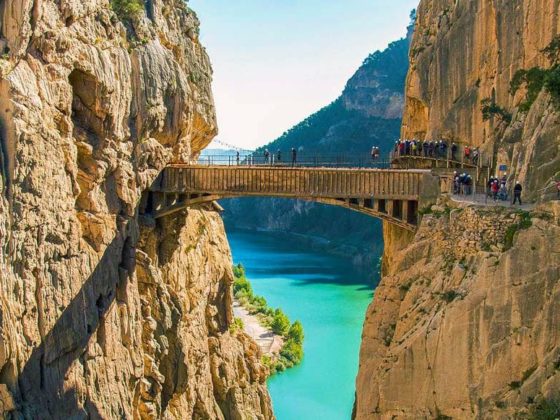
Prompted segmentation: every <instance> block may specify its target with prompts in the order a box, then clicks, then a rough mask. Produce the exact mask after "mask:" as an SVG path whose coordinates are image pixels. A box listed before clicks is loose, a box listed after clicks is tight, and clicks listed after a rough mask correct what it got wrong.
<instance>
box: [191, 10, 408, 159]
mask: <svg viewBox="0 0 560 420" xmlns="http://www.w3.org/2000/svg"><path fill="white" fill-rule="evenodd" d="M417 4H418V0H345V1H344V0H238V1H234V0H189V6H190V7H191V8H192V9H193V10H195V11H196V12H197V14H198V16H199V18H200V20H201V40H202V43H203V44H204V45H205V47H206V48H207V50H208V53H209V54H210V59H211V61H212V65H213V68H214V84H213V91H214V97H215V100H216V107H217V113H218V124H219V128H220V134H219V135H218V138H219V139H221V140H223V141H226V142H228V143H231V144H235V145H239V146H242V147H245V148H250V149H251V148H254V147H257V146H260V145H262V144H265V143H268V142H269V141H271V140H274V139H275V138H276V137H278V136H279V135H281V134H282V133H283V132H284V131H285V130H286V129H288V128H290V127H291V126H293V125H294V124H296V123H298V122H299V121H301V120H302V119H304V118H305V117H307V116H308V115H309V114H311V113H313V112H315V111H317V110H319V109H320V108H321V107H323V106H325V105H327V104H328V103H330V102H331V101H332V100H334V99H336V97H337V96H338V95H339V94H340V92H341V91H342V89H343V88H344V85H345V83H346V81H347V80H348V79H349V78H350V76H351V75H352V74H353V73H354V72H355V71H356V69H357V68H358V67H359V65H360V64H361V62H362V61H363V59H364V58H365V57H367V55H368V54H370V53H371V52H373V51H375V50H377V49H383V48H385V47H386V46H387V44H388V43H390V42H392V41H394V40H396V39H399V38H401V37H403V36H404V34H405V32H406V26H407V24H408V20H409V13H410V11H411V10H412V9H413V8H414V7H416V6H417Z"/></svg>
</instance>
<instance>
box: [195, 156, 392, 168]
mask: <svg viewBox="0 0 560 420" xmlns="http://www.w3.org/2000/svg"><path fill="white" fill-rule="evenodd" d="M197 164H199V165H207V166H278V167H291V166H297V167H323V168H378V169H389V168H390V167H391V162H390V161H389V160H386V159H382V158H381V157H376V158H375V159H374V158H372V157H371V156H369V155H367V154H336V155H335V154H311V153H298V154H297V155H296V157H295V160H294V159H293V158H292V155H291V153H289V152H288V153H281V154H280V156H278V154H277V153H274V154H272V153H271V154H270V155H269V156H268V157H266V156H264V155H262V154H258V155H257V154H241V153H240V154H239V156H237V155H206V156H201V157H200V158H199V159H198V161H197Z"/></svg>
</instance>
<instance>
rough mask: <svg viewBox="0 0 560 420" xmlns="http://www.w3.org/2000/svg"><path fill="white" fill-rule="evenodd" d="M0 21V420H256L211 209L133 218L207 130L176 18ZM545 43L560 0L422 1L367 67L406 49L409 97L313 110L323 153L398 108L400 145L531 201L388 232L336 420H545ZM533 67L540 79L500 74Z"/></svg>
mask: <svg viewBox="0 0 560 420" xmlns="http://www.w3.org/2000/svg"><path fill="white" fill-rule="evenodd" d="M0 18H1V19H0V22H1V25H2V26H1V31H0V32H1V33H0V35H1V36H0V52H1V53H2V55H1V56H0V92H1V95H0V105H1V106H0V128H1V130H0V137H1V145H2V147H1V153H0V156H1V160H0V163H1V169H2V171H1V176H0V193H1V194H0V287H1V293H2V295H1V299H0V409H1V411H2V414H3V415H4V416H5V417H6V418H90V417H91V418H135V419H136V418H139V419H153V418H193V419H273V418H274V417H275V415H274V413H273V409H272V404H271V399H270V396H269V392H268V390H267V387H266V382H265V381H266V378H267V368H266V366H264V364H263V363H262V361H261V357H260V356H261V355H260V350H259V348H258V346H257V345H256V343H254V342H253V341H252V340H251V339H250V338H249V337H248V336H246V335H244V334H233V333H232V332H231V331H230V326H231V323H232V322H233V312H232V299H233V296H232V282H233V273H232V268H231V266H232V256H231V251H230V248H229V244H228V241H227V237H226V233H225V229H224V224H223V222H222V219H221V216H220V207H219V206H218V205H216V204H214V203H201V204H198V205H196V206H190V207H187V208H183V209H181V210H180V211H178V212H176V213H174V214H173V215H172V216H169V217H162V218H160V219H157V220H156V219H155V218H154V217H153V214H151V212H150V211H146V209H149V208H150V205H151V197H150V194H149V191H150V189H151V187H152V186H153V184H154V182H155V181H156V180H157V179H158V176H159V174H160V173H161V172H162V171H163V170H164V168H166V167H168V166H169V165H170V164H171V163H173V162H177V161H182V162H195V161H196V160H197V158H198V156H199V154H200V153H201V152H202V150H203V149H204V148H205V147H206V146H207V145H208V144H209V143H210V141H211V140H212V138H213V137H214V136H215V135H216V133H217V121H216V115H215V109H214V103H213V97H212V90H211V79H212V69H211V65H210V59H209V57H208V55H207V54H206V51H205V49H204V47H203V46H202V45H201V43H200V41H199V36H198V35H199V21H198V18H197V16H196V14H195V13H194V12H193V11H192V10H191V9H190V8H189V7H188V6H187V5H186V3H185V2H184V1H183V0H165V1H164V0H150V1H146V2H143V1H139V0H138V1H130V2H121V1H117V2H115V1H113V2H109V1H107V0H87V1H77V0H18V1H16V0H3V1H1V2H0ZM559 34H560V0H522V1H518V2H512V1H502V0H496V1H492V2H488V1H485V0H421V1H420V4H419V7H418V11H417V18H416V21H415V23H414V34H413V35H412V34H411V37H412V38H411V40H402V41H399V43H397V44H396V45H394V46H393V47H392V48H393V49H391V48H389V50H388V51H387V52H385V53H380V54H381V55H377V56H376V57H377V58H375V57H374V58H372V60H371V61H368V62H366V63H365V64H364V65H367V64H369V65H373V67H374V68H375V69H374V70H375V71H374V72H373V73H375V74H377V75H379V73H378V72H381V76H384V75H386V73H383V70H387V67H386V65H383V66H381V65H380V68H377V67H376V66H377V65H379V63H380V61H382V58H383V57H386V56H390V57H392V54H393V53H396V54H397V56H398V57H400V58H399V59H398V60H397V59H396V60H397V61H398V62H399V63H401V61H400V60H404V61H406V54H405V53H406V51H407V50H408V43H409V42H410V43H411V44H410V54H409V59H410V64H409V66H406V63H405V65H404V68H403V67H402V66H401V64H399V65H398V66H397V67H398V69H399V70H400V71H402V73H403V74H402V77H404V74H405V73H406V70H407V68H408V75H407V76H406V82H405V83H404V94H403V93H402V92H399V89H398V87H397V86H395V85H393V84H391V85H390V86H387V87H385V88H383V89H381V91H382V92H381V94H380V92H379V90H375V88H377V87H379V86H378V82H374V84H376V86H374V87H373V89H374V90H375V92H374V93H373V94H370V95H367V94H366V95H358V97H355V101H350V102H348V101H344V100H339V101H337V102H335V103H334V104H333V105H331V107H332V108H334V109H335V111H336V110H338V111H339V113H337V112H334V114H335V115H337V117H336V118H333V121H330V120H329V123H328V124H327V125H328V127H327V129H326V130H325V131H324V132H323V133H322V134H323V135H325V133H327V134H333V133H335V134H336V133H337V132H338V133H343V134H342V135H341V136H339V137H337V139H336V142H335V143H336V144H337V145H340V146H336V147H343V146H342V145H343V144H344V137H345V136H346V134H344V133H348V132H351V131H352V129H351V128H352V124H354V123H356V121H358V122H357V123H356V124H358V125H361V126H362V128H363V126H364V124H365V126H366V128H365V129H364V131H368V130H370V129H371V130H372V131H373V130H380V132H382V133H383V134H386V133H388V132H389V133H392V132H393V131H395V130H396V131H397V132H398V128H399V126H400V116H401V110H403V111H402V112H403V116H402V127H401V136H402V137H403V138H412V137H416V138H420V139H424V138H426V139H431V138H442V139H445V140H448V141H454V142H457V143H459V144H462V145H473V146H477V147H480V148H481V150H483V151H484V153H485V154H486V155H488V156H492V160H493V162H492V163H493V167H494V168H495V169H496V171H497V168H499V167H500V166H505V167H507V171H508V174H509V181H510V182H513V181H517V180H519V181H520V182H521V183H522V184H523V186H524V188H525V190H524V198H525V199H527V200H530V201H531V202H532V205H531V206H530V208H528V209H526V210H519V209H515V208H510V207H503V208H502V207H494V206H480V205H474V204H469V203H468V202H467V203H464V202H463V203H461V202H458V201H457V200H455V199H454V198H453V197H449V196H448V195H446V194H443V195H442V196H441V197H440V199H439V200H438V202H437V204H435V205H430V206H425V207H422V208H420V209H419V210H420V213H421V214H420V215H421V216H422V218H421V220H420V221H419V222H420V223H419V226H418V229H417V230H415V231H413V232H412V231H408V230H405V229H402V228H400V227H398V226H394V225H392V224H390V223H386V222H385V223H384V224H383V228H382V229H383V240H384V250H383V258H382V262H383V264H382V278H381V280H380V284H379V287H378V288H377V289H376V291H375V295H374V298H373V301H372V302H371V303H370V305H369V308H368V309H367V315H366V320H365V323H364V326H363V333H362V340H361V351H360V356H359V369H358V373H357V380H356V394H355V401H354V408H353V413H352V416H353V418H356V419H371V418H440V419H441V418H458V419H462V418H465V419H466V418H481V419H482V418H536V417H538V416H539V415H541V416H548V417H544V418H555V417H558V406H559V405H560V327H559V325H560V307H559V305H558V303H559V302H560V202H559V201H557V200H553V198H555V197H554V196H553V195H551V194H550V192H551V191H552V190H551V187H554V186H555V182H557V181H559V180H560V141H559V138H560V137H559V136H560V122H559V116H560V114H559V112H560V111H559V109H560V107H559V106H558V102H557V98H558V96H560V93H559V92H560V90H558V85H556V84H555V78H554V77H555V74H556V72H557V71H558V69H559V67H558V63H559V56H560V48H559V47H558V46H559V45H560V41H559V40H560V38H559ZM383 54H386V55H383ZM403 57H404V58H403ZM389 61H390V60H389ZM372 63H373V64H372ZM533 68H538V69H541V70H542V71H543V72H546V74H547V76H546V78H544V79H543V80H542V81H541V82H542V83H537V84H535V83H533V81H532V79H530V78H529V76H527V73H521V74H524V76H523V77H521V76H518V77H517V78H516V77H515V75H516V74H517V75H519V74H520V73H518V72H519V71H523V70H524V71H526V70H529V69H533ZM360 74H362V73H360V72H358V74H357V76H356V78H355V79H353V81H354V82H355V83H356V84H357V85H360V84H366V85H367V84H368V83H369V81H370V80H369V79H368V78H366V79H367V80H365V82H364V79H362V78H360ZM381 78H383V77H381ZM397 79H398V77H397ZM401 79H402V78H401ZM514 79H517V82H518V83H516V86H515V87H516V89H513V88H512V81H513V80H514ZM401 83H402V80H401ZM350 86H352V85H350ZM366 87H367V89H365V90H363V91H362V90H360V92H362V93H363V92H368V91H369V89H370V88H371V86H366ZM346 93H348V92H346ZM370 93H371V92H370ZM344 97H345V96H344V95H343V98H344ZM380 98H381V99H383V100H382V101H381V102H380V101H379V99H380ZM380 103H381V105H380ZM488 105H491V106H490V107H489V108H486V107H487V106H488ZM329 109H331V108H329ZM483 111H485V112H483ZM324 112H326V111H323V113H322V115H324ZM329 112H330V111H329ZM354 112H358V114H359V116H356V114H354ZM349 114H351V115H350V116H351V117H352V118H349V117H348V115H349ZM339 116H341V120H343V121H342V122H341V125H340V126H338V127H335V128H333V126H332V125H331V122H332V123H336V119H337V118H339ZM354 117H355V118H354ZM370 117H374V118H377V119H376V121H375V122H372V120H371V118H370ZM316 118H317V116H315V118H314V119H315V120H316ZM364 121H366V123H364ZM374 126H375V128H374ZM349 127H350V128H349ZM299 128H300V129H303V128H305V127H303V128H302V127H299ZM337 130H341V131H337ZM296 131H297V130H296ZM304 131H306V130H304ZM292 135H294V134H293V133H292ZM323 135H320V136H319V137H320V138H322V137H324V136H323ZM391 135H392V134H391ZM326 137H327V138H329V135H327V136H326ZM372 139H373V140H372ZM290 141H292V140H290ZM368 141H379V142H380V145H381V146H382V147H383V148H384V151H386V150H388V144H387V146H385V144H381V139H380V138H379V137H372V138H368ZM323 147H327V146H323ZM333 147H334V146H333ZM360 147H361V146H360ZM385 147H387V149H385ZM350 148H351V147H349V149H350ZM288 206H290V207H291V208H292V209H293V208H294V205H293V204H288ZM297 206H298V205H296V206H295V209H296V210H295V212H296V213H297V208H298V207H297ZM279 207H280V206H279ZM255 208H258V209H259V211H264V210H261V209H262V206H259V205H257V206H255ZM285 209H286V207H284V210H280V211H281V212H284V211H285ZM290 211H294V210H290ZM345 211H347V210H345ZM319 212H323V210H319ZM318 214H321V213H318ZM323 214H324V215H325V216H324V217H328V218H332V217H333V216H332V214H333V213H331V215H327V213H323ZM320 223H323V224H324V220H321V221H320ZM330 224H331V225H332V223H330ZM365 233H366V234H367V230H366V231H365ZM360 234H364V232H360ZM373 269H374V268H373V266H372V271H373ZM349 408H350V407H349ZM348 416H350V413H348Z"/></svg>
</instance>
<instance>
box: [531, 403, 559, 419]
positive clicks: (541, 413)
mask: <svg viewBox="0 0 560 420" xmlns="http://www.w3.org/2000/svg"><path fill="white" fill-rule="evenodd" d="M558 418H560V404H559V403H558V402H556V401H552V400H544V401H542V402H540V403H539V404H537V405H536V406H535V407H534V408H533V409H532V410H531V419H533V420H556V419H558Z"/></svg>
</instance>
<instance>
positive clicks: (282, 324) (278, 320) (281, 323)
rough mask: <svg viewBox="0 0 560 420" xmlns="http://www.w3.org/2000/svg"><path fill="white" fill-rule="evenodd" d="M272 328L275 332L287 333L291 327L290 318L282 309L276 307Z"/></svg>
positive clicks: (279, 333)
mask: <svg viewBox="0 0 560 420" xmlns="http://www.w3.org/2000/svg"><path fill="white" fill-rule="evenodd" d="M270 328H271V329H272V331H273V332H274V334H278V335H283V336H284V335H286V334H287V333H288V331H289V329H290V320H289V319H288V317H287V316H286V314H285V313H284V312H282V310H281V309H276V310H275V311H274V317H273V318H272V322H271V323H270Z"/></svg>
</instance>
